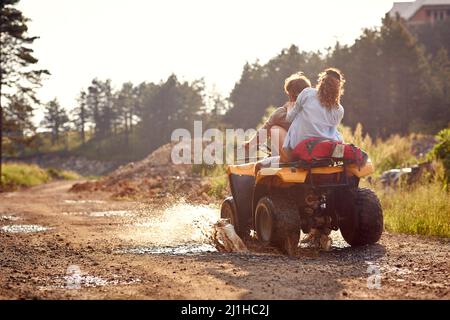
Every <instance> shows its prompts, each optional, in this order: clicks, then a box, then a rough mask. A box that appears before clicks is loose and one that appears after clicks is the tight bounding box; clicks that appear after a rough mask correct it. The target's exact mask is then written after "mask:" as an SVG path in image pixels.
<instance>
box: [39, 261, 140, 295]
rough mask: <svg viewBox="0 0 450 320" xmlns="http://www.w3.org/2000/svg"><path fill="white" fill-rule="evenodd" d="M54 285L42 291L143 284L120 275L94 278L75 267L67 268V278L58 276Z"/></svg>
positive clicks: (138, 280) (41, 288)
mask: <svg viewBox="0 0 450 320" xmlns="http://www.w3.org/2000/svg"><path fill="white" fill-rule="evenodd" d="M52 282H53V283H54V285H48V286H41V287H40V288H39V289H40V290H58V289H68V290H79V289H83V288H96V287H104V286H118V285H131V284H135V283H139V282H141V280H140V279H139V278H133V277H127V278H124V277H121V276H118V275H115V274H113V275H111V276H108V277H107V278H102V277H100V276H94V275H92V274H89V273H87V272H82V271H81V270H80V267H79V266H76V265H73V266H69V267H68V268H67V274H66V275H65V276H58V277H56V278H54V279H53V280H52Z"/></svg>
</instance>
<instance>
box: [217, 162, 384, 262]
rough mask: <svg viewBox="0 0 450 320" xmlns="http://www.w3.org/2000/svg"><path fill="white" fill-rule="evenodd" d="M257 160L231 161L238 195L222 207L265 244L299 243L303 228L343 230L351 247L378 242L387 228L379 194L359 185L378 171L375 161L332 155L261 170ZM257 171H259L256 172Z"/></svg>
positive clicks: (236, 225)
mask: <svg viewBox="0 0 450 320" xmlns="http://www.w3.org/2000/svg"><path fill="white" fill-rule="evenodd" d="M255 165H256V162H255V163H247V164H242V165H230V166H229V167H228V177H229V182H230V189H231V193H232V196H230V197H228V198H226V199H225V200H224V201H223V203H222V206H221V217H222V218H224V219H229V220H230V222H231V224H232V225H233V226H234V228H235V230H236V232H237V233H238V234H239V236H240V237H242V238H246V237H248V236H249V235H250V232H251V230H254V231H256V237H257V239H258V240H259V241H260V242H261V243H262V244H263V245H270V246H275V247H278V248H279V249H280V250H281V251H283V252H286V253H289V250H288V249H287V248H289V247H291V248H292V245H294V246H295V247H297V245H298V242H299V239H300V230H301V231H303V232H304V233H309V232H310V231H311V229H312V228H314V229H318V230H323V231H328V233H329V232H330V231H331V230H338V229H340V231H341V234H342V236H343V238H344V239H345V241H346V242H347V243H349V244H350V245H351V246H362V245H366V244H373V243H376V242H377V241H378V240H379V239H380V237H381V233H382V231H383V212H382V209H381V205H380V201H379V199H378V197H377V196H376V194H375V193H374V192H373V191H372V190H370V189H367V188H360V187H359V180H360V178H361V177H365V176H368V175H370V174H372V173H373V172H374V169H373V166H372V163H371V161H370V159H369V160H368V161H367V162H366V164H365V165H363V166H362V167H358V166H357V165H355V164H348V163H345V162H344V161H335V160H333V159H331V158H329V159H320V160H317V161H313V162H312V163H305V162H303V161H298V162H293V163H280V164H279V165H278V166H277V167H273V166H271V167H268V168H261V169H260V170H256V171H255ZM255 172H257V173H255Z"/></svg>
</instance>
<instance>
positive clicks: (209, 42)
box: [19, 0, 393, 113]
mask: <svg viewBox="0 0 450 320" xmlns="http://www.w3.org/2000/svg"><path fill="white" fill-rule="evenodd" d="M392 3H393V1H392V0H341V1H337V0H317V1H316V0H314V1H313V0H311V1H306V0H270V1H269V0H220V1H219V0H127V1H119V0H22V1H21V2H20V3H19V8H20V9H21V10H22V11H23V13H24V14H25V16H27V17H29V18H30V19H31V20H32V21H31V23H30V24H29V30H30V34H31V35H36V36H39V37H40V39H39V40H37V41H36V42H35V44H34V45H33V48H34V50H35V53H36V57H37V58H39V66H40V67H42V68H47V69H48V70H49V71H50V72H51V74H52V75H51V76H50V77H49V79H48V80H46V81H45V82H44V84H43V87H42V89H40V91H39V97H40V98H41V99H42V100H43V101H44V102H45V101H48V100H50V99H52V98H54V97H57V98H58V99H59V100H60V102H61V103H62V105H63V106H64V107H66V108H68V109H71V108H73V107H74V105H75V104H76V100H75V99H76V96H77V95H78V93H79V91H80V89H82V88H86V87H87V86H88V85H89V83H90V81H91V80H92V79H93V78H94V77H99V78H100V79H106V78H111V79H112V81H113V84H114V85H115V87H116V88H117V87H119V86H120V85H121V84H122V83H123V82H126V81H132V82H133V83H135V84H138V83H140V82H143V81H148V82H159V81H160V80H161V79H166V78H167V77H168V76H169V75H170V74H171V73H175V74H176V75H178V76H179V77H180V78H181V79H183V80H189V81H190V80H193V79H198V78H201V77H204V79H205V81H206V83H207V85H208V86H209V87H210V88H211V87H213V86H215V88H216V90H217V91H219V92H221V93H222V94H223V95H224V96H227V95H228V93H229V92H230V90H231V89H232V88H233V86H234V83H235V82H236V81H237V80H239V77H240V75H241V72H242V67H243V65H244V64H245V62H246V61H249V62H254V61H255V60H256V59H259V60H260V61H261V62H266V61H268V60H269V59H270V58H272V57H274V56H275V55H276V54H278V53H279V52H280V51H281V50H282V49H283V48H286V47H289V46H290V45H291V44H295V45H298V46H299V47H300V49H301V50H314V51H315V50H324V49H325V48H327V47H329V46H332V45H333V44H334V43H335V42H336V41H337V40H338V41H340V42H343V43H352V42H353V41H354V40H355V39H356V38H357V37H358V36H359V35H360V33H361V30H362V29H363V28H365V27H373V26H379V25H380V24H381V18H382V17H383V16H384V14H385V13H386V12H387V11H389V10H390V9H391V7H392ZM293 71H295V70H293ZM38 113H39V112H38Z"/></svg>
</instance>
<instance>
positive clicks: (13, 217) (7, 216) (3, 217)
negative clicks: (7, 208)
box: [0, 215, 20, 221]
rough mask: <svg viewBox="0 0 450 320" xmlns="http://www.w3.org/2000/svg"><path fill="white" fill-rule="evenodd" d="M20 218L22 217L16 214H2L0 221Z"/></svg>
mask: <svg viewBox="0 0 450 320" xmlns="http://www.w3.org/2000/svg"><path fill="white" fill-rule="evenodd" d="M17 220H20V217H16V216H14V215H0V221H17Z"/></svg>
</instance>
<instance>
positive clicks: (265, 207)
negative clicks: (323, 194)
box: [255, 195, 300, 255]
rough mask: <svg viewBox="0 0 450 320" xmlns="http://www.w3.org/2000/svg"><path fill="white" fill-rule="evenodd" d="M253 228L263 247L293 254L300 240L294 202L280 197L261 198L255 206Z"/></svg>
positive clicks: (296, 209)
mask: <svg viewBox="0 0 450 320" xmlns="http://www.w3.org/2000/svg"><path fill="white" fill-rule="evenodd" d="M255 227H256V236H257V237H258V240H259V241H260V242H261V243H262V244H263V245H273V246H275V247H277V248H278V249H280V250H281V251H282V252H283V253H285V254H288V255H294V254H295V252H296V249H297V246H298V242H299V240H300V215H299V212H298V208H297V205H296V203H295V202H294V201H292V200H291V199H289V198H287V197H283V196H281V195H271V196H268V197H263V198H261V199H260V200H259V201H258V204H257V206H256V212H255Z"/></svg>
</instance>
